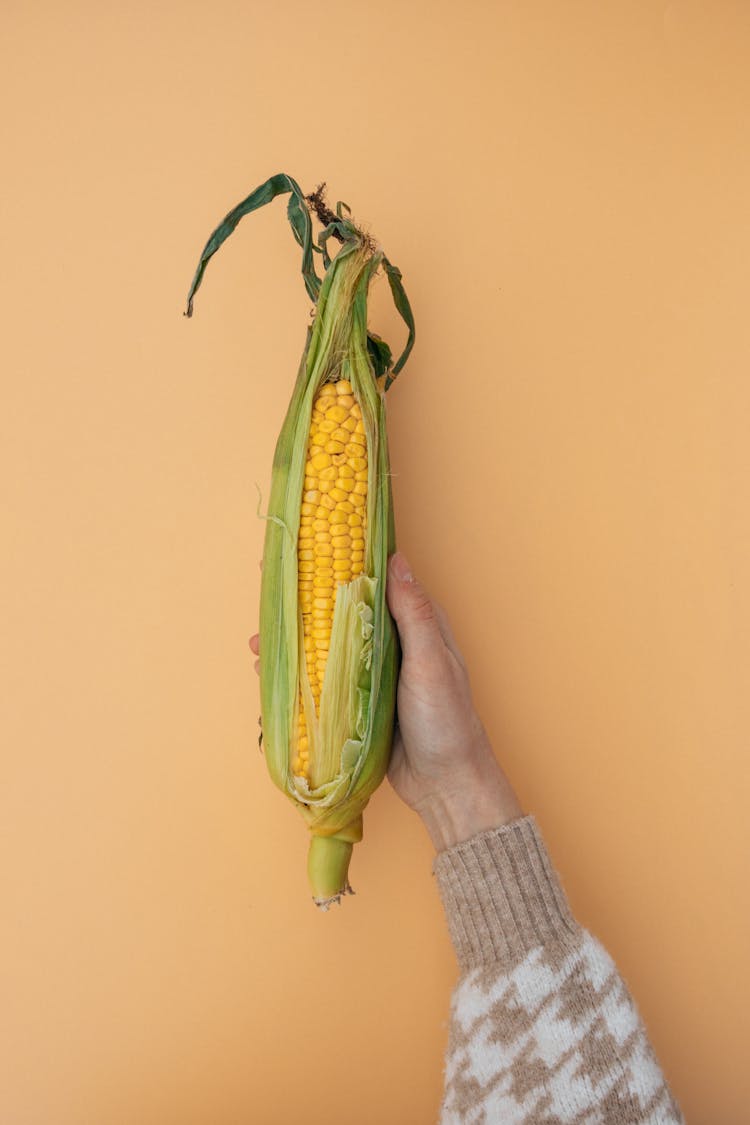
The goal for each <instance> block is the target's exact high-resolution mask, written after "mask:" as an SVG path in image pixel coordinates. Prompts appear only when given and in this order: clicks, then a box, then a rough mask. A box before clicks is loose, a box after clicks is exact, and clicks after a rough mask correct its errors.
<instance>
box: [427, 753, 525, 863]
mask: <svg viewBox="0 0 750 1125" xmlns="http://www.w3.org/2000/svg"><path fill="white" fill-rule="evenodd" d="M416 811H417V812H418V813H419V815H420V817H421V818H422V821H423V823H424V826H425V828H426V829H427V832H428V834H429V837H430V839H431V840H432V843H433V846H434V848H435V851H437V852H442V851H446V850H447V849H448V848H452V847H454V845H455V844H460V843H463V841H464V840H469V839H471V837H472V836H476V835H477V834H478V833H479V832H486V831H488V830H489V829H491V828H500V827H501V826H502V825H504V824H510V822H511V821H513V820H518V818H519V817H522V816H523V815H524V814H523V809H522V808H521V805H520V804H519V801H518V798H517V797H516V795H515V793H514V792H513V788H512V786H511V784H510V782H509V781H508V779H507V777H506V776H505V774H504V773H503V771H502V770H501V769H500V767H499V766H498V764H497V762H495V760H494V758H493V760H492V763H491V764H490V765H489V766H487V767H485V768H484V769H482V770H481V771H480V772H479V773H477V774H473V773H469V772H468V771H467V772H466V773H465V774H464V775H463V776H462V777H460V778H459V779H457V780H454V781H452V782H451V783H450V784H446V785H445V786H444V787H443V788H442V789H440V790H439V791H437V792H435V793H432V794H430V796H429V797H427V798H425V800H424V801H423V802H421V803H420V805H419V806H418V808H417V810H416Z"/></svg>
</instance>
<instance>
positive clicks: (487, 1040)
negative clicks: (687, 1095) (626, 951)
mask: <svg viewBox="0 0 750 1125" xmlns="http://www.w3.org/2000/svg"><path fill="white" fill-rule="evenodd" d="M434 871H435V875H436V877H437V881H438V887H439V889H440V895H441V898H442V900H443V905H444V907H445V912H446V915H447V919H448V927H449V930H450V935H451V940H452V942H453V945H454V947H455V950H456V953H457V955H458V961H459V965H460V968H461V975H460V977H459V980H458V983H457V985H456V988H455V989H454V992H453V995H452V998H451V1017H450V1030H449V1040H448V1050H447V1054H446V1067H445V1093H444V1097H443V1102H442V1106H441V1116H440V1125H469V1123H471V1125H480V1123H481V1125H492V1123H495V1122H498V1123H499V1122H502V1123H503V1125H568V1123H571V1125H572V1123H573V1122H575V1123H577V1125H578V1123H581V1125H583V1123H585V1125H673V1123H676V1125H684V1121H683V1117H682V1114H681V1113H680V1110H679V1107H678V1105H677V1103H676V1102H675V1100H674V1097H673V1096H672V1093H671V1091H670V1089H669V1087H668V1085H667V1083H666V1081H665V1078H664V1076H663V1074H662V1072H661V1070H660V1068H659V1064H658V1062H657V1060H656V1057H655V1055H654V1052H653V1049H652V1047H651V1044H650V1043H649V1040H648V1037H647V1034H646V1030H645V1028H644V1025H643V1022H642V1020H641V1017H640V1015H639V1013H638V1010H637V1008H636V1006H635V1003H634V1002H633V999H632V997H631V995H630V993H629V991H628V988H627V986H626V984H625V982H624V981H623V980H622V978H621V977H620V975H619V973H618V971H617V968H616V966H615V964H614V962H613V961H612V959H611V957H610V956H609V954H608V953H607V952H606V950H605V949H604V948H603V946H602V945H601V944H600V943H599V942H598V941H597V939H596V938H594V937H593V936H592V935H591V934H590V933H588V931H587V930H585V929H583V927H581V926H580V925H578V923H577V922H576V921H575V919H574V918H573V916H572V914H571V912H570V907H569V905H568V902H567V900H566V897H565V894H564V892H563V890H562V887H561V885H560V882H559V880H558V878H557V876H556V874H555V871H554V869H553V867H552V864H551V862H550V858H549V856H548V854H547V850H546V848H545V846H544V842H543V840H542V837H541V833H540V831H539V828H538V826H537V824H536V821H535V819H534V817H533V816H525V817H522V818H520V819H519V820H516V821H513V822H512V823H510V824H506V825H504V826H503V827H502V828H496V829H492V830H491V831H489V832H482V833H480V834H479V835H477V836H474V837H472V839H470V840H467V841H465V842H464V843H461V844H457V845H456V846H455V847H453V848H449V849H448V850H447V851H444V852H440V853H439V854H438V856H437V857H436V859H435V864H434Z"/></svg>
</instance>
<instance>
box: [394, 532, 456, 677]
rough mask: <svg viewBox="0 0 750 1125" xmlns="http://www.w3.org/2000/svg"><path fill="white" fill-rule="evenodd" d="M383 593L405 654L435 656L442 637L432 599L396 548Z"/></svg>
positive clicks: (440, 645) (441, 642) (441, 643)
mask: <svg viewBox="0 0 750 1125" xmlns="http://www.w3.org/2000/svg"><path fill="white" fill-rule="evenodd" d="M386 596H387V598H388V608H389V609H390V611H391V613H392V614H393V617H394V618H395V621H396V625H397V626H398V635H399V640H400V641H401V647H402V648H403V650H404V655H413V656H417V657H419V656H421V655H434V653H435V650H436V646H438V647H440V648H442V646H443V638H442V636H441V633H440V627H439V624H438V618H437V613H436V612H435V606H434V605H433V603H432V599H431V598H430V596H429V594H428V593H427V591H426V590H425V589H424V587H423V586H421V585H420V583H419V582H417V580H416V579H415V577H414V575H413V574H412V572H411V567H410V566H409V563H408V562H407V560H406V558H405V557H404V555H402V554H401V553H400V552H399V551H397V552H396V553H395V555H391V558H390V559H389V561H388V586H387V589H386Z"/></svg>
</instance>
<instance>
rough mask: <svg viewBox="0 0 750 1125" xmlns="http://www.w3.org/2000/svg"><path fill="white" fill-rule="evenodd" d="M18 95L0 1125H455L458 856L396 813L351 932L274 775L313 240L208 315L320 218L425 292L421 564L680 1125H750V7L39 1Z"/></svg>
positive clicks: (10, 31)
mask: <svg viewBox="0 0 750 1125" xmlns="http://www.w3.org/2000/svg"><path fill="white" fill-rule="evenodd" d="M1 50H2V65H1V66H0V92H1V94H2V104H3V113H2V123H1V124H0V130H1V131H2V132H1V135H0V144H1V151H2V168H3V171H2V190H1V192H0V206H1V207H2V240H3V251H2V273H1V278H0V287H1V289H2V293H1V295H0V309H1V310H2V320H3V329H2V334H1V336H0V348H1V349H2V368H1V370H2V376H1V378H2V411H1V413H0V429H1V434H0V459H1V462H2V463H1V466H0V482H1V484H0V488H1V489H2V496H3V507H2V513H3V514H2V539H3V545H2V552H1V554H0V567H1V568H2V574H1V575H0V597H1V598H2V612H1V614H0V620H1V622H2V645H1V646H0V648H1V653H2V667H1V668H0V683H1V684H2V689H1V690H2V709H1V716H2V718H1V721H2V731H1V732H0V737H1V746H2V749H1V750H0V768H1V774H2V776H1V778H0V781H1V786H2V788H1V790H0V792H1V797H0V801H1V804H0V863H1V864H2V868H3V870H2V883H1V888H2V908H1V910H0V975H1V979H0V996H1V997H2V1000H1V1001H0V1033H1V1036H2V1043H1V1044H0V1119H2V1121H3V1123H7V1125H133V1123H134V1122H137V1123H138V1125H209V1123H210V1125H245V1123H247V1122H259V1123H263V1125H291V1123H294V1122H299V1121H305V1122H306V1123H307V1125H323V1123H324V1122H325V1123H326V1125H328V1123H331V1122H333V1123H339V1125H349V1123H351V1122H357V1123H358V1125H381V1123H382V1122H386V1121H387V1122H393V1123H394V1125H429V1123H432V1122H434V1121H435V1120H436V1117H437V1112H438V1106H439V1101H440V1094H441V1089H442V1058H443V1051H444V1048H445V1045H446V1039H447V1019H448V1004H449V996H450V990H451V988H452V986H453V985H454V983H455V981H456V977H457V968H456V963H455V960H454V956H453V952H452V949H451V947H450V944H449V941H448V937H447V934H446V930H445V925H444V920H443V916H442V910H441V906H440V902H439V898H438V894H437V889H436V885H435V880H434V878H433V876H432V874H431V863H432V854H431V850H430V845H429V841H428V838H427V835H426V833H425V832H424V830H423V828H422V826H421V824H420V823H419V821H418V820H417V819H416V818H415V816H414V815H413V814H411V813H410V812H409V811H408V810H407V809H406V808H405V807H403V806H402V805H401V804H400V803H399V801H398V800H397V798H396V797H395V795H394V793H393V792H392V791H391V790H390V788H389V787H388V785H387V784H386V785H384V786H383V788H382V789H381V790H379V791H378V793H377V794H376V795H375V797H374V798H373V800H372V802H371V805H370V808H369V810H368V813H367V815H366V824H365V840H364V842H363V843H362V845H361V846H359V847H358V848H357V850H356V852H355V858H354V861H353V866H352V880H353V883H354V886H355V889H356V891H357V894H356V897H354V898H351V899H348V900H347V901H346V903H345V905H344V906H342V907H341V908H340V909H337V910H334V911H331V912H329V913H328V914H327V915H324V914H321V913H318V912H316V911H315V910H314V909H313V907H312V905H311V902H310V899H309V897H308V889H307V884H306V875H305V850H306V833H305V828H304V825H303V823H302V821H301V819H300V818H299V817H298V815H297V814H296V813H295V811H294V809H293V808H292V807H291V805H289V804H288V803H287V802H286V801H285V800H284V798H283V797H282V796H281V795H280V794H279V793H278V792H277V791H276V790H275V789H274V788H273V786H272V785H271V783H270V780H269V779H268V777H267V774H266V772H265V765H264V762H263V759H262V757H261V755H260V754H259V753H258V748H257V734H258V712H259V702H258V684H257V681H256V678H255V675H254V673H253V670H252V660H251V657H250V654H249V652H248V649H247V641H248V637H249V636H250V634H251V633H252V632H254V631H255V629H256V624H257V604H258V588H259V577H260V573H259V569H258V561H259V558H260V554H261V550H262V540H263V524H262V522H261V521H260V520H259V519H258V518H257V515H256V511H257V507H258V493H257V490H256V485H257V486H258V487H259V488H260V490H261V493H262V494H267V490H268V484H269V478H270V468H271V459H272V454H273V448H274V443H275V440H276V437H277V434H278V431H279V427H280V424H281V420H282V417H283V414H284V411H285V409H286V405H287V402H288V399H289V396H290V393H291V389H292V383H293V380H294V376H295V374H296V370H297V365H298V362H299V358H300V355H301V351H302V347H303V344H304V334H305V329H306V325H307V324H308V323H309V316H310V302H309V300H308V298H307V296H306V294H305V291H304V288H303V285H302V280H301V277H300V274H299V252H298V248H297V246H296V244H295V243H294V241H293V239H292V236H291V232H290V230H289V227H288V225H287V223H286V218H285V214H284V204H283V203H281V202H277V203H276V204H274V205H273V206H272V207H269V208H267V209H266V210H264V211H263V212H261V213H259V214H257V215H254V216H251V217H250V218H248V219H245V220H243V223H242V224H241V225H240V227H238V229H237V231H236V232H235V234H234V235H233V237H232V239H231V240H230V242H229V243H227V244H226V246H225V247H224V248H223V249H222V251H221V252H220V254H219V256H218V257H217V258H216V259H215V260H214V261H213V262H212V263H211V265H210V266H209V269H208V272H207V275H206V280H205V283H204V286H203V288H202V290H201V292H200V293H199V295H198V298H197V301H196V312H195V316H194V318H193V319H192V320H187V319H185V318H184V317H183V315H182V313H183V308H184V301H185V296H186V292H187V288H188V285H189V282H190V279H191V277H192V274H193V270H194V268H195V265H196V261H197V257H198V254H199V251H200V249H201V248H202V246H203V244H204V241H205V239H206V238H207V236H208V235H209V233H210V232H211V230H212V229H213V227H214V226H215V224H216V223H217V222H218V221H219V220H220V219H221V218H222V216H223V215H224V214H225V213H226V212H227V211H228V210H229V208H230V207H231V206H233V205H234V204H235V203H236V202H238V200H239V199H241V198H242V197H243V196H244V195H246V194H247V193H248V192H249V191H250V190H251V189H252V188H254V187H255V186H256V185H257V184H258V183H260V182H261V181H263V180H265V179H266V178H267V177H268V176H269V175H271V174H273V173H275V172H282V171H284V172H288V173H290V174H291V175H293V176H294V177H296V178H297V179H298V180H299V181H300V183H301V184H302V186H303V188H304V189H305V190H306V191H309V190H312V188H313V187H314V186H315V185H316V184H317V183H319V182H320V181H321V180H326V181H327V182H328V185H329V197H330V199H331V201H332V202H335V201H336V200H337V199H342V200H344V201H346V202H347V203H348V204H349V205H350V206H351V207H352V208H353V210H354V214H355V217H356V218H358V219H359V220H360V221H361V222H363V223H364V224H365V225H366V226H367V227H368V229H370V230H371V231H372V233H373V234H374V235H375V236H376V237H377V238H378V239H379V241H380V242H381V243H382V245H383V246H384V247H385V249H386V252H387V253H388V254H389V256H390V257H391V259H392V260H393V261H394V262H396V263H397V264H398V265H399V267H400V268H401V270H402V271H403V275H404V279H405V284H406V286H407V290H408V292H409V294H410V296H411V300H412V303H413V307H414V311H415V315H416V320H417V331H418V339H417V346H416V348H415V350H414V352H413V357H412V360H411V361H410V363H409V364H408V366H407V368H406V369H405V371H404V373H403V375H402V376H401V377H400V378H399V380H398V382H397V383H396V385H395V386H394V387H393V389H392V390H391V391H390V392H389V396H388V411H389V429H390V442H391V455H392V464H393V473H394V479H393V485H394V493H395V503H396V514H397V526H398V534H399V539H400V543H401V545H402V547H403V548H404V550H405V551H406V553H407V554H408V556H409V557H410V559H411V561H412V563H413V566H414V568H415V570H416V572H417V573H418V574H419V576H420V577H421V578H422V580H423V581H424V583H425V584H426V585H427V587H428V588H429V589H430V590H431V591H432V592H433V593H434V595H435V596H436V597H437V598H438V599H439V600H440V601H441V602H442V603H443V605H444V606H445V608H446V609H447V611H448V613H449V615H450V617H451V619H452V621H453V624H454V627H455V632H456V635H457V638H458V640H459V643H460V645H461V646H462V647H463V649H464V651H465V654H466V656H467V659H468V662H469V666H470V668H471V670H472V678H473V688H474V694H475V697H476V701H477V706H478V708H479V710H480V712H481V714H482V717H483V719H484V721H485V724H486V725H487V727H488V729H489V731H490V734H491V736H492V740H493V744H494V746H495V749H496V753H497V755H498V757H499V758H500V760H501V761H502V762H503V764H504V766H505V768H506V770H507V772H508V774H509V776H510V777H511V779H512V781H513V783H514V785H515V786H516V788H517V790H518V793H519V795H520V798H521V801H522V803H523V806H524V808H525V809H526V810H528V811H532V812H534V813H535V815H536V816H537V819H538V821H539V823H540V825H541V827H542V831H543V833H544V836H545V839H546V841H547V844H548V846H549V849H550V852H551V854H552V857H553V860H554V862H555V864H556V866H557V868H558V869H559V871H560V873H561V877H562V880H563V884H564V886H565V888H566V890H567V892H568V894H569V896H570V898H571V901H572V904H573V908H574V910H575V912H576V914H577V916H578V917H579V919H580V920H581V922H582V923H583V924H584V925H585V926H587V927H588V928H589V929H590V930H591V931H592V932H593V933H595V934H596V935H597V937H599V938H600V939H601V940H602V941H603V943H604V944H605V945H606V947H607V948H608V950H609V951H610V952H611V954H612V955H613V957H614V958H615V960H616V962H617V964H618V966H619V968H620V970H621V971H622V973H623V975H624V976H625V978H626V980H627V982H628V984H629V985H630V988H631V990H632V992H633V994H634V996H635V998H636V1000H637V1002H638V1005H639V1007H640V1010H641V1012H642V1014H643V1017H644V1019H645V1020H646V1024H647V1027H648V1029H649V1032H650V1035H651V1038H652V1041H653V1044H654V1047H655V1049H656V1052H657V1055H658V1057H659V1060H660V1062H661V1065H662V1066H663V1068H664V1070H665V1072H666V1075H667V1077H668V1079H669V1081H670V1083H671V1084H672V1087H673V1089H674V1091H675V1093H676V1096H677V1098H678V1100H679V1101H680V1103H681V1105H682V1107H683V1109H684V1111H685V1113H686V1115H687V1118H688V1120H689V1121H690V1122H691V1125H701V1123H706V1125H708V1123H710V1125H720V1123H721V1125H739V1123H740V1122H742V1121H744V1120H746V1114H747V1104H748V1099H749V1098H750V1084H748V1068H747V1065H746V1052H747V1042H748V1038H747V1037H748V1022H747V1011H748V963H747V948H748V945H747V942H748V913H749V911H748V890H747V887H748V879H747V866H746V857H747V854H748V843H749V842H750V841H749V839H748V832H749V830H748V821H747V807H748V802H749V800H750V792H748V789H749V786H748V761H747V751H748V727H749V723H748V720H749V719H750V714H748V697H749V696H750V693H748V691H747V687H748V684H747V672H748V637H749V633H750V604H749V599H748V563H749V562H750V558H749V554H750V550H749V548H750V524H749V521H748V500H749V498H750V497H749V495H748V493H749V489H748V479H749V478H748V469H749V468H750V464H749V463H748V462H749V460H750V458H749V457H748V452H747V434H748V423H749V422H750V393H749V391H748V369H749V366H750V329H749V325H750V318H748V312H747V306H748V261H749V252H750V223H749V220H748V199H749V198H750V157H749V155H748V111H749V110H750V7H749V6H748V5H747V4H745V3H743V2H737V3H732V2H730V0H704V2H697V0H683V2H677V0H675V2H672V3H653V2H646V0H627V2H626V0H622V2H612V3H600V2H598V0H571V2H567V3H556V2H552V0H548V2H533V0H532V2H525V0H524V2H521V0H519V2H502V3H490V2H489V0H487V2H480V0H467V2H465V3H461V4H457V5H454V4H448V3H445V2H444V0H436V2H432V3H427V2H424V0H420V2H417V3H405V4H401V3H396V2H395V0H381V2H379V3H378V4H375V3H370V4H362V3H357V2H356V0H353V2H349V3H342V2H340V0H329V3H327V4H326V5H324V6H322V7H321V6H315V5H309V4H304V3H301V2H299V0H287V2H286V3H284V4H261V3H258V2H256V0H249V2H243V3H239V2H232V0H215V2H214V3H212V4H207V3H198V2H195V0H183V2H181V3H176V2H173V0H169V2H168V0H156V2H149V3H146V2H145V0H135V2H131V3H129V4H111V3H110V4H107V3H104V4H102V3H94V2H93V0H80V2H78V3H76V2H66V0H62V2H58V0H55V2H54V3H53V2H51V0H47V2H43V0H38V2H33V0H32V2H30V3H21V2H20V0H7V2H6V4H5V5H4V15H3V44H2V48H1ZM371 313H372V315H371V323H372V325H373V328H374V329H375V330H376V331H379V332H380V333H381V334H383V335H385V336H386V337H387V338H388V339H390V340H391V342H392V343H393V344H394V346H396V345H398V344H399V343H401V342H402V341H403V338H404V332H403V328H402V326H401V325H400V323H399V321H398V319H397V317H396V314H395V313H394V312H393V310H392V308H391V305H390V301H389V299H388V293H387V286H385V285H384V282H383V281H382V280H381V281H379V282H378V283H377V284H376V286H375V288H374V291H373V294H372V310H371Z"/></svg>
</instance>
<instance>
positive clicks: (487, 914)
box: [433, 816, 580, 972]
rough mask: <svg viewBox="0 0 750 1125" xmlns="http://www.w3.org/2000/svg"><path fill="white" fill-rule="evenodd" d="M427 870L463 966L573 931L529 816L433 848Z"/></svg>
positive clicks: (566, 937)
mask: <svg viewBox="0 0 750 1125" xmlns="http://www.w3.org/2000/svg"><path fill="white" fill-rule="evenodd" d="M433 871H434V873H435V875H436V877H437V881H438V887H439V889H440V897H441V898H442V900H443V906H444V907H445V913H446V916H447V918H448V929H449V931H450V935H451V941H452V942H453V945H454V947H455V950H456V954H457V956H458V962H459V965H460V966H461V969H462V971H464V972H465V971H467V970H468V969H473V968H477V967H479V966H482V965H487V964H491V963H494V964H498V963H499V964H500V965H502V966H504V967H505V968H508V969H510V968H511V967H512V966H513V965H515V964H517V963H518V962H519V961H521V960H523V958H524V957H525V956H526V954H527V953H528V952H529V950H531V949H533V948H535V947H538V946H544V945H548V944H549V943H551V942H560V941H563V942H565V941H571V940H575V939H576V938H577V937H578V936H579V935H580V927H579V926H578V923H577V922H576V921H575V919H574V918H573V915H572V913H571V911H570V907H569V905H568V901H567V899H566V897H565V893H564V891H563V889H562V886H561V885H560V881H559V879H558V877H557V875H556V873H555V870H554V868H553V867H552V863H551V861H550V858H549V855H548V853H547V849H546V847H545V845H544V841H543V839H542V836H541V833H540V831H539V827H538V825H537V823H536V820H535V819H534V817H533V816H524V817H521V818H520V819H519V820H514V821H511V823H510V824H505V825H503V826H502V827H500V828H492V829H490V830H489V831H488V832H480V833H479V835H477V836H472V838H471V839H470V840H465V841H464V842H463V843H461V844H456V845H455V847H452V848H448V849H447V850H446V851H444V852H439V853H438V855H437V856H436V857H435V861H434V864H433Z"/></svg>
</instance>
